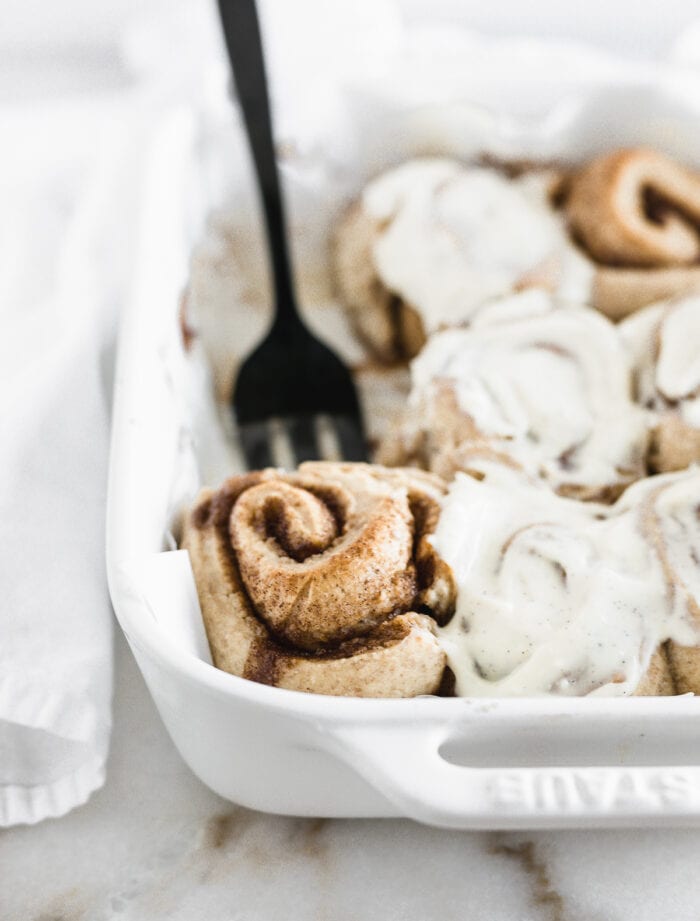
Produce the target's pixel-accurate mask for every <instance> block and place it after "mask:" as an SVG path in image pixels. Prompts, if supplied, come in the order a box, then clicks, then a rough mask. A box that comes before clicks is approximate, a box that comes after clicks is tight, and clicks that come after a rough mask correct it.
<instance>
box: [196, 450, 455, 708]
mask: <svg viewBox="0 0 700 921" xmlns="http://www.w3.org/2000/svg"><path fill="white" fill-rule="evenodd" d="M443 492H444V487H443V485H442V483H441V481H440V480H439V479H438V478H437V477H434V476H431V475H429V474H425V473H422V472H420V471H414V470H387V469H384V468H382V467H373V466H370V465H366V464H333V463H306V464H302V465H301V467H300V468H299V469H298V471H297V472H295V473H284V472H281V471H278V470H271V469H270V470H263V471H261V472H258V473H252V474H247V475H241V476H234V477H231V478H230V479H229V480H227V481H226V482H225V483H224V485H223V486H222V487H221V489H219V490H217V491H212V490H205V491H204V492H203V493H202V494H201V496H200V497H199V499H198V500H197V503H196V505H195V507H194V508H193V510H192V511H191V513H190V514H189V515H188V516H187V519H186V521H185V523H184V533H183V541H182V545H183V546H184V547H185V548H186V549H187V550H188V551H189V553H190V558H191V561H192V567H193V570H194V575H195V581H196V584H197V589H198V594H199V598H200V603H201V607H202V614H203V618H204V623H205V627H206V631H207V636H208V638H209V644H210V647H211V651H212V657H213V661H214V664H215V665H216V666H217V667H218V668H221V669H223V670H224V671H228V672H231V673H232V674H234V675H239V676H243V677H245V678H249V679H251V680H253V681H259V682H262V683H264V684H270V685H274V686H276V687H282V688H290V689H293V690H299V691H313V692H316V693H319V694H333V695H347V696H357V697H409V696H413V695H416V694H430V693H434V692H435V691H437V690H438V687H439V685H440V681H441V678H442V674H443V670H444V653H443V652H442V650H441V648H440V647H439V645H438V643H437V640H436V637H435V624H436V621H444V620H445V618H447V617H448V616H449V615H450V613H451V611H452V610H453V607H454V586H453V581H452V575H451V572H450V570H449V567H448V566H446V564H445V563H444V562H443V561H442V560H441V559H440V557H439V556H438V554H437V553H436V552H435V550H434V548H433V547H432V545H431V544H430V543H429V541H428V536H429V535H430V533H432V531H433V529H434V527H435V525H436V523H437V519H438V515H439V499H440V498H441V496H442V494H443Z"/></svg>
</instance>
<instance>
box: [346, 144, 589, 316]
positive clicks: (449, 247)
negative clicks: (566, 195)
mask: <svg viewBox="0 0 700 921" xmlns="http://www.w3.org/2000/svg"><path fill="white" fill-rule="evenodd" d="M553 178H554V177H553V174H551V173H549V172H546V171H540V172H533V173H528V174H525V175H524V176H522V177H519V178H517V179H509V178H506V177H505V176H503V175H501V174H500V173H498V172H497V171H495V170H493V169H486V168H480V167H464V166H462V165H461V164H459V163H457V162H456V161H452V160H447V159H439V158H435V159H422V160H412V161H409V162H408V163H405V164H403V165H402V166H399V167H398V168H396V169H394V170H390V171H389V172H387V173H385V174H383V175H382V176H380V177H379V178H377V179H376V180H374V182H372V183H370V184H369V186H368V187H367V188H366V189H365V192H364V194H363V205H364V208H365V210H366V211H367V213H368V214H369V215H370V216H371V217H372V218H374V219H375V220H376V221H377V222H378V223H379V224H380V226H381V230H380V233H379V235H378V238H377V240H376V241H375V243H374V246H373V258H374V262H375V266H376V270H377V273H378V275H379V277H380V279H381V280H382V282H383V284H384V285H385V286H386V287H387V288H388V289H389V290H391V291H393V292H394V293H395V294H397V295H398V296H399V297H401V298H402V299H403V300H404V302H405V303H408V304H411V305H412V306H413V307H415V309H416V310H418V312H419V313H420V315H421V318H422V320H423V325H424V327H425V330H426V331H427V332H431V331H433V330H436V329H439V328H441V327H443V326H449V325H452V324H454V323H458V322H462V321H464V320H467V319H469V318H470V316H471V315H472V313H473V311H474V310H475V309H476V308H477V307H478V306H479V305H480V304H482V303H484V302H485V301H488V300H491V299H493V298H495V297H498V296H501V295H504V294H508V293H510V292H512V291H514V290H516V289H518V288H523V287H529V286H537V287H543V288H546V289H548V290H550V291H552V292H553V293H556V294H557V296H558V297H559V298H561V299H563V300H573V301H578V302H585V301H588V300H589V299H590V292H591V284H592V278H593V272H594V270H593V266H592V264H591V263H590V261H589V260H588V259H587V258H586V257H585V256H584V255H583V254H582V253H580V252H579V251H578V249H577V248H576V247H575V246H574V245H573V244H572V243H571V241H570V240H569V237H568V234H567V230H566V227H565V225H564V221H563V218H562V217H561V215H560V214H558V213H557V212H556V211H555V210H554V208H553V207H552V206H551V204H550V201H549V194H550V189H551V186H552V183H553Z"/></svg>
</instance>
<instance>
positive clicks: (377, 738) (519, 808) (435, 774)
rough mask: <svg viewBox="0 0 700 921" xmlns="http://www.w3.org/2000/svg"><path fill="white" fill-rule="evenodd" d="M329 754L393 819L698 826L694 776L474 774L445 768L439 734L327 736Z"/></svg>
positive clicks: (581, 771) (684, 772)
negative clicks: (393, 811) (388, 807)
mask: <svg viewBox="0 0 700 921" xmlns="http://www.w3.org/2000/svg"><path fill="white" fill-rule="evenodd" d="M332 736H333V749H334V754H335V755H336V756H338V757H340V758H342V760H343V761H345V762H346V763H347V764H349V765H350V766H351V767H352V768H353V769H354V770H355V771H356V772H357V773H358V774H360V775H361V776H362V777H364V779H365V780H367V781H368V782H369V783H370V784H371V785H372V786H373V787H374V788H375V789H376V790H377V791H378V792H380V793H381V794H382V795H384V796H385V797H386V799H387V800H389V801H390V802H391V803H392V804H393V805H394V806H395V807H396V808H397V810H398V812H399V813H400V814H401V815H404V816H407V817H410V818H413V819H415V820H417V821H419V822H424V823H427V824H429V825H438V826H443V827H450V828H472V829H476V828H500V829H506V828H511V829H515V828H536V827H539V828H547V827H549V828H553V827H571V826H576V827H582V826H586V825H590V826H595V827H602V826H605V825H611V826H612V825H615V826H620V825H625V824H627V825H642V824H644V823H645V822H647V821H651V820H652V819H653V820H654V821H655V823H657V824H658V823H664V824H666V823H668V824H673V821H674V816H675V817H676V822H678V823H680V822H681V821H683V820H684V821H685V822H686V823H687V822H689V821H690V820H692V818H693V817H696V818H698V817H700V767H695V766H681V767H672V766H665V765H664V766H659V767H650V766H644V767H638V766H629V767H624V766H620V765H613V766H607V765H604V766H600V767H598V766H596V767H590V766H586V767H569V766H564V767H512V768H511V767H474V766H463V765H459V764H453V763H451V762H449V761H447V760H446V759H445V758H444V757H443V756H442V754H441V752H440V749H441V747H442V745H443V743H444V742H445V741H446V735H445V733H444V732H443V733H441V734H440V733H428V734H426V733H425V731H418V730H416V729H413V730H411V729H408V730H405V729H403V727H402V728H401V729H399V727H396V726H393V727H391V728H390V729H387V728H386V727H383V728H379V727H378V728H376V729H375V728H370V727H367V726H363V727H355V728H341V727H338V728H337V729H335V730H333V732H332Z"/></svg>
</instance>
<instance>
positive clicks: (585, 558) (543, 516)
mask: <svg viewBox="0 0 700 921" xmlns="http://www.w3.org/2000/svg"><path fill="white" fill-rule="evenodd" d="M698 496H700V471H697V470H691V471H685V472H683V473H679V474H668V475H666V476H663V477H655V478H651V479H645V480H643V481H641V482H640V483H637V484H635V485H633V486H632V487H630V489H629V490H628V491H627V492H626V493H625V495H624V496H623V497H622V498H621V499H620V500H619V501H618V503H616V504H615V505H613V506H604V505H598V504H595V503H588V504H586V503H581V502H575V501H572V500H570V499H565V498H562V497H559V496H557V495H555V494H554V493H552V492H551V491H549V490H547V489H546V488H544V487H543V485H542V484H539V483H537V482H535V481H528V480H527V479H526V478H524V477H523V476H522V475H521V474H519V473H516V472H514V471H512V470H509V469H508V468H506V467H503V466H499V465H493V464H492V465H488V466H487V467H486V468H485V470H484V471H482V480H481V481H479V480H476V479H474V478H472V477H469V476H465V475H464V474H458V475H457V477H456V478H455V481H454V482H453V484H452V485H451V487H450V490H449V494H448V496H447V498H446V500H445V501H444V508H443V513H442V516H441V519H440V523H439V525H438V527H437V530H436V532H435V535H434V537H433V543H434V545H435V547H436V549H437V551H438V552H439V553H440V554H441V555H442V556H443V558H444V559H445V560H446V561H447V562H448V563H449V564H450V566H451V567H452V569H453V571H454V574H455V578H456V580H457V584H458V592H459V593H458V603H457V610H456V614H455V616H454V618H453V619H452V620H451V621H450V622H449V624H447V625H446V626H444V627H442V628H440V629H439V631H438V633H439V637H440V642H441V644H442V645H443V647H444V648H445V651H446V653H447V658H448V663H449V665H450V667H451V669H452V671H453V672H454V674H455V676H456V691H457V693H458V694H460V695H470V696H475V695H476V696H478V695H488V696H510V695H542V694H555V695H589V694H590V695H598V696H602V695H610V696H613V695H632V694H636V695H640V694H671V693H674V692H676V691H678V692H682V691H686V690H694V691H697V690H700V650H699V649H698V644H699V643H700V610H699V609H698V600H699V599H700V566H699V565H698V558H699V557H698V553H699V552H700V516H698ZM667 641H670V642H669V643H668V644H667Z"/></svg>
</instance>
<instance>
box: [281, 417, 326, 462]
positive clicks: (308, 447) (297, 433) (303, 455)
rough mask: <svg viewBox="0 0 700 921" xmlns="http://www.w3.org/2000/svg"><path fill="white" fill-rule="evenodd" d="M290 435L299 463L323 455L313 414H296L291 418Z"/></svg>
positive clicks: (295, 456)
mask: <svg viewBox="0 0 700 921" xmlns="http://www.w3.org/2000/svg"><path fill="white" fill-rule="evenodd" d="M289 437H290V438H291V440H292V448H293V450H294V458H295V460H296V462H297V464H301V463H302V462H303V461H307V460H317V459H318V458H319V457H320V456H321V451H320V448H319V443H318V437H317V434H316V425H315V420H314V417H313V416H307V415H304V416H295V417H294V418H293V419H290V420H289Z"/></svg>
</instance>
